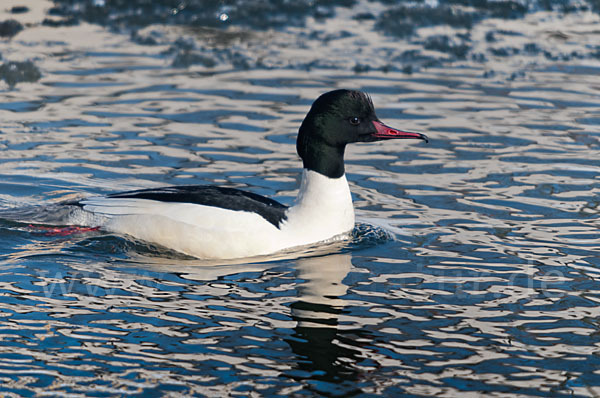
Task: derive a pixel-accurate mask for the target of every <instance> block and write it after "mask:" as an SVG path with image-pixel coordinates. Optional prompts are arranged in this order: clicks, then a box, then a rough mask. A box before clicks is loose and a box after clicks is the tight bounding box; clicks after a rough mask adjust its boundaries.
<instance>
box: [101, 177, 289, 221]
mask: <svg viewBox="0 0 600 398" xmlns="http://www.w3.org/2000/svg"><path fill="white" fill-rule="evenodd" d="M108 197H109V198H127V199H148V200H157V201H160V202H177V203H194V204H198V205H203V206H212V207H220V208H222V209H228V210H236V211H248V212H252V213H256V214H258V215H259V216H261V217H262V218H264V219H265V220H267V221H268V222H270V223H271V224H273V225H275V226H276V227H277V228H279V227H280V225H281V223H282V222H283V221H285V220H286V219H287V217H286V215H285V212H286V210H287V206H285V205H283V204H281V203H279V202H277V201H276V200H273V199H269V198H265V197H264V196H261V195H257V194H254V193H251V192H246V191H242V190H240V189H235V188H222V187H213V186H209V185H187V186H178V187H177V186H176V187H165V188H157V189H152V188H150V189H140V190H137V191H129V192H120V193H115V194H111V195H108Z"/></svg>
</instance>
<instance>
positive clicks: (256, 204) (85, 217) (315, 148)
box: [68, 90, 426, 259]
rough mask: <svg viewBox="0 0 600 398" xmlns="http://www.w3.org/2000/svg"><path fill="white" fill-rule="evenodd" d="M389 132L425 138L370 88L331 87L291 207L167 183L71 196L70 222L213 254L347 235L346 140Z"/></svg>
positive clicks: (308, 122) (306, 131)
mask: <svg viewBox="0 0 600 398" xmlns="http://www.w3.org/2000/svg"><path fill="white" fill-rule="evenodd" d="M391 138H418V139H426V137H425V136H424V135H421V134H418V133H408V132H402V131H399V130H395V129H392V128H390V127H387V126H385V125H384V124H382V123H381V122H379V120H378V119H377V117H376V116H375V111H374V109H373V105H372V103H371V101H370V99H369V98H368V97H367V96H366V95H365V94H363V93H361V92H357V91H349V90H336V91H332V92H329V93H326V94H324V95H322V96H321V97H319V98H318V99H317V100H316V101H315V102H314V104H313V106H312V108H311V110H310V111H309V113H308V115H307V116H306V118H305V119H304V121H303V123H302V126H301V127H300V131H299V134H298V140H297V149H298V154H299V155H300V157H301V158H302V160H303V164H304V170H303V174H302V181H301V186H300V189H299V192H298V196H297V199H296V201H295V203H294V204H293V205H292V206H290V207H287V206H284V205H282V204H280V203H278V202H276V201H275V200H272V199H268V198H264V197H262V196H260V195H256V194H253V193H249V192H244V191H241V190H237V189H232V188H219V187H209V186H184V187H167V188H159V189H145V190H138V191H130V192H123V193H117V194H112V195H108V196H103V197H90V198H85V199H82V200H80V201H78V202H75V203H70V204H69V205H70V206H73V211H71V212H70V213H69V214H70V216H69V220H68V223H69V224H72V225H81V226H87V227H96V226H98V227H100V228H101V229H104V230H107V231H110V232H115V233H120V234H126V235H130V236H133V237H135V238H137V239H141V240H145V241H148V242H153V243H157V244H160V245H162V246H165V247H168V248H170V249H173V250H176V251H179V252H182V253H185V254H188V255H191V256H195V257H199V258H213V259H232V258H241V257H249V256H255V255H266V254H271V253H275V252H278V251H280V250H284V249H288V248H292V247H296V246H303V245H308V244H314V243H317V242H323V241H328V240H334V239H340V238H344V237H347V236H349V234H350V233H351V231H352V229H353V227H354V209H353V206H352V197H351V194H350V189H349V187H348V183H347V181H346V176H345V173H344V160H343V156H344V149H345V146H346V144H348V143H351V142H371V141H377V140H382V139H391Z"/></svg>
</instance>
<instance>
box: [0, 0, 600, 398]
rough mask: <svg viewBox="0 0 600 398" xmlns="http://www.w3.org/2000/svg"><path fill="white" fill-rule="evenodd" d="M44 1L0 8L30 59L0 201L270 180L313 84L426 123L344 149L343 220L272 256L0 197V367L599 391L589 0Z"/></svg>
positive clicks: (281, 391) (18, 50) (186, 390)
mask: <svg viewBox="0 0 600 398" xmlns="http://www.w3.org/2000/svg"><path fill="white" fill-rule="evenodd" d="M9 3H10V4H9ZM67 3H68V4H70V3H69V2H62V1H56V3H55V4H54V3H52V2H50V1H39V2H35V4H29V2H28V4H27V6H28V7H29V10H28V11H26V12H23V10H22V9H21V11H18V10H19V9H17V11H18V12H17V11H15V12H13V11H11V10H12V9H13V7H17V6H24V5H25V2H22V3H21V2H17V1H16V0H14V1H13V0H10V1H9V2H8V3H7V4H6V5H4V3H3V9H2V10H0V16H1V17H2V19H3V20H8V19H15V20H17V21H18V22H19V23H20V24H21V25H22V27H23V29H21V30H19V31H17V32H15V34H14V35H13V36H12V38H9V36H5V37H4V38H3V40H2V41H1V42H0V52H1V53H2V60H3V63H5V64H6V65H9V66H10V64H9V63H10V62H26V61H29V62H30V63H31V65H32V68H33V67H35V68H37V69H39V71H40V73H41V76H40V77H39V78H36V79H29V80H30V81H24V80H27V79H22V78H18V75H15V76H17V78H15V79H16V80H18V81H16V82H15V85H14V87H10V85H9V84H6V86H4V92H3V96H2V99H1V100H0V151H1V154H2V156H0V212H2V213H3V214H12V215H15V214H20V215H23V216H24V215H25V214H27V215H28V216H34V215H35V213H36V212H38V211H39V209H40V206H50V207H51V206H52V205H53V204H55V203H57V202H60V201H63V200H70V199H73V198H76V197H80V196H82V195H86V194H99V193H100V194H101V193H107V192H114V191H119V190H127V189H135V188H144V187H153V186H159V185H169V184H213V183H215V184H223V185H228V186H232V187H238V188H243V189H248V190H250V191H252V192H256V193H258V194H262V195H267V196H271V197H275V198H277V199H278V200H280V201H281V202H283V203H286V204H290V203H291V202H292V200H293V198H294V197H295V190H296V188H297V186H298V184H299V173H298V172H299V167H300V162H299V159H298V157H297V155H296V153H295V146H294V142H295V134H296V131H297V128H298V125H299V123H300V121H301V120H302V118H303V117H304V115H305V113H306V111H307V109H308V107H309V106H310V104H311V102H312V101H313V100H314V98H316V97H317V96H318V95H319V94H321V93H322V92H325V91H328V90H331V89H333V88H341V87H350V88H358V89H362V90H364V91H367V92H369V93H371V95H372V97H373V101H374V103H375V105H376V108H377V109H378V116H379V117H380V118H381V119H382V121H385V122H388V123H389V124H391V125H394V126H398V127H403V128H406V129H410V130H414V131H422V132H426V133H427V134H428V136H429V137H430V138H431V141H430V143H429V144H428V145H415V144H414V143H411V142H391V141H390V142H381V143H374V144H368V145H362V146H354V147H350V148H348V153H347V172H348V180H349V182H350V185H351V189H352V192H353V197H354V202H355V207H356V212H357V218H358V219H359V221H360V223H359V224H358V225H357V227H356V229H355V231H354V235H353V239H352V240H351V241H349V242H337V243H335V244H332V245H330V246H325V247H317V248H315V247H311V248H303V250H302V251H300V252H298V251H295V252H291V253H284V254H282V256H280V257H269V258H255V259H247V260H244V261H237V262H235V263H230V264H222V263H218V264H215V263H206V262H201V261H198V260H195V259H190V258H187V257H184V256H181V255H179V254H177V253H173V252H169V251H166V250H164V249H163V248H160V247H156V246H152V245H148V244H146V243H144V242H138V241H134V240H131V239H129V238H127V237H123V236H115V235H107V234H105V233H102V232H93V231H91V232H88V233H85V234H80V235H71V236H50V235H48V234H47V233H45V232H44V231H43V230H36V229H35V228H31V227H29V225H28V224H26V223H25V224H24V223H19V222H14V221H8V220H6V219H3V220H1V221H0V274H1V275H0V297H1V298H0V339H1V341H2V344H0V382H1V383H2V384H1V385H2V387H1V388H0V390H2V392H3V393H4V394H7V395H10V394H12V395H14V396H33V395H48V394H49V395H53V394H54V395H101V396H121V395H137V396H154V395H156V396H163V395H169V394H170V395H172V396H187V395H198V396H231V395H241V396H245V395H252V394H258V395H263V396H284V395H285V396H289V395H325V396H352V395H359V396H363V395H381V396H405V395H416V396H423V395H427V396H429V395H450V396H454V395H460V394H469V393H470V394H475V395H483V394H495V395H503V396H517V395H518V396H567V395H568V396H597V395H600V382H599V380H600V379H599V378H598V375H597V371H596V369H597V368H598V367H599V365H600V364H599V363H598V362H599V361H598V358H599V355H598V354H599V351H598V347H599V344H600V339H599V338H598V333H597V330H598V328H599V321H598V320H599V319H600V314H599V313H598V312H599V311H598V310H597V308H598V302H599V301H600V289H598V282H599V280H600V272H599V271H598V269H600V261H599V260H598V251H599V250H600V238H599V234H598V228H599V226H600V221H599V209H598V206H599V201H598V196H599V192H600V183H599V179H598V175H599V174H600V173H599V172H600V165H599V163H598V159H599V158H600V150H599V148H600V147H599V137H600V131H599V129H598V126H599V125H600V123H598V122H599V121H600V112H599V109H600V87H599V86H598V71H599V70H600V63H599V61H598V51H599V48H598V43H599V42H600V41H599V40H598V38H599V37H598V29H597V26H598V25H597V23H598V20H599V18H600V17H599V16H598V10H597V7H596V5H595V4H594V3H593V2H586V1H583V2H572V3H569V2H567V3H564V4H563V3H561V4H558V3H557V2H531V3H529V4H527V6H524V5H523V4H522V3H519V4H517V3H514V2H506V1H500V2H493V3H494V4H491V3H492V2H489V3H490V4H488V2H472V3H469V2H454V1H444V2H437V3H436V2H428V3H427V4H421V3H418V4H416V5H415V6H414V10H410V11H406V10H404V9H403V7H408V6H409V5H403V4H391V3H389V2H371V1H356V2H344V1H342V2H327V4H326V5H325V6H323V7H321V8H319V4H318V2H311V5H310V9H308V10H305V11H298V12H296V13H295V14H294V12H295V11H294V10H293V9H290V10H287V11H286V12H287V13H288V14H289V13H292V14H293V18H295V19H293V20H290V21H291V22H290V25H289V26H285V27H284V26H282V25H281V24H276V22H277V21H275V22H273V21H270V22H269V21H267V20H265V23H266V24H267V25H268V26H259V24H258V23H259V21H257V18H254V19H248V22H246V23H242V22H239V21H236V18H237V17H236V15H238V16H239V15H242V14H243V12H246V11H248V10H238V9H234V8H235V7H239V6H240V5H239V4H238V3H239V2H230V3H228V4H230V5H231V7H234V8H232V9H228V10H224V9H219V10H217V11H219V12H220V14H219V15H221V14H222V13H224V12H225V13H227V15H228V16H229V22H226V23H227V24H228V25H226V26H224V25H222V24H221V25H219V23H220V22H218V23H216V24H212V25H210V24H205V25H210V26H208V27H207V26H205V25H202V24H201V23H200V22H199V23H198V24H199V25H202V26H201V27H198V26H192V27H190V26H187V25H186V23H187V22H189V21H187V20H186V18H188V17H189V16H190V15H192V11H190V10H191V7H193V6H195V5H197V4H199V2H187V3H186V4H188V6H186V7H190V8H189V9H188V11H183V9H184V8H186V7H183V8H182V9H179V8H178V11H177V13H175V14H177V15H179V16H178V17H177V18H179V20H177V21H175V20H169V21H167V22H164V21H163V20H161V19H160V18H163V17H160V15H162V14H160V13H159V14H156V15H159V16H158V17H156V19H152V18H150V20H149V22H150V24H146V22H148V21H146V22H144V21H139V20H138V21H137V22H136V21H135V20H133V21H130V23H132V24H134V25H132V26H129V27H128V28H125V27H123V26H118V25H111V22H110V21H111V18H112V20H113V21H117V20H120V21H123V20H124V19H123V18H126V15H127V13H126V12H123V13H119V11H118V10H113V9H112V8H111V7H113V8H114V6H113V5H112V2H109V1H106V2H101V1H99V2H90V3H93V4H94V7H100V8H102V7H108V8H111V9H110V12H108V13H107V14H106V15H105V16H106V17H107V19H98V20H91V19H89V18H88V17H86V16H85V15H86V14H85V13H83V11H84V10H85V7H82V8H79V10H80V11H82V10H83V11H82V13H79V11H76V10H70V11H69V10H67V11H66V14H65V11H64V10H63V11H60V10H57V9H55V10H54V11H50V9H51V8H52V7H53V6H55V5H56V6H57V7H58V6H60V7H62V6H63V5H64V4H67ZM162 3H163V2H156V4H157V7H159V9H160V7H162V6H163V4H162ZM275 3H276V2H275ZM275 3H269V6H271V4H275ZM434 3H436V4H434ZM467 3H468V4H469V6H465V4H467ZM86 4H87V3H86ZM131 4H135V2H131ZM182 4H183V3H182ZM265 4H266V3H265ZM220 6H221V5H220ZM60 7H59V8H60ZM86 7H87V6H86ZM90 7H91V6H90ZM223 7H225V6H223ZM425 7H433V9H435V10H437V11H432V12H430V13H424V11H428V9H426V8H425ZM469 7H470V8H469ZM552 9H553V10H552ZM440 10H441V11H440ZM209 11H210V8H207V9H206V15H205V16H206V18H209V17H210V18H212V17H215V18H216V17H218V16H214V15H213V14H211V13H210V12H209ZM429 11H430V10H429ZM446 11H447V13H446V14H444V13H445V12H446ZM69 12H70V13H72V15H71V17H69ZM186 12H187V14H186ZM286 12H282V13H278V12H274V13H273V15H271V17H272V18H278V15H287V14H286ZM403 12H404V14H402V13H403ZM111 15H112V16H111ZM132 15H133V14H132ZM202 15H204V14H202ZM407 16H412V18H413V20H415V22H414V23H413V24H410V23H409V24H408V25H406V23H407V21H408V20H409V19H407ZM417 17H419V18H417ZM153 18H154V17H153ZM393 18H396V19H393ZM432 18H433V19H432ZM45 19H48V20H47V21H44V20H45ZM396 20H397V21H398V22H399V24H398V25H393V24H390V22H394V21H396ZM86 21H91V22H93V23H88V22H86ZM219 21H220V20H219ZM134 22H135V23H134ZM163 22H164V23H163ZM221 22H223V21H221ZM255 23H256V24H255ZM269 24H274V25H269ZM403 24H404V25H403ZM465 24H466V25H465ZM192 25H193V24H192ZM14 26H17V25H14ZM271 26H275V27H274V28H273V27H271ZM392 28H394V29H392ZM325 55H326V56H325ZM176 61H177V62H176ZM33 70H34V69H32V71H33ZM17 71H18V72H23V71H20V70H17ZM0 77H1V78H4V79H5V80H6V78H7V75H2V76H0ZM28 206H34V207H28ZM31 209H34V210H33V213H32V212H31ZM4 218H6V217H4Z"/></svg>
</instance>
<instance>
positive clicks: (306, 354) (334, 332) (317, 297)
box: [287, 254, 360, 382]
mask: <svg viewBox="0 0 600 398" xmlns="http://www.w3.org/2000/svg"><path fill="white" fill-rule="evenodd" d="M350 259H351V256H350V255H349V254H337V255H329V256H324V257H312V258H304V259H299V260H298V262H297V267H298V276H299V278H301V279H303V280H304V282H303V283H302V284H301V285H300V286H299V288H298V301H297V302H295V303H293V304H292V306H291V312H292V317H293V319H294V320H295V321H296V322H297V324H296V327H295V328H294V333H293V335H292V337H291V338H289V339H288V340H287V343H288V344H289V345H290V347H291V348H292V351H293V352H294V353H295V354H296V355H297V356H298V358H299V360H298V364H297V367H296V372H292V374H290V376H291V377H294V378H310V379H318V380H323V381H330V382H339V381H340V380H353V379H355V378H356V376H357V370H356V368H355V367H354V366H353V365H354V364H355V363H356V362H357V360H358V356H359V354H360V352H359V351H358V350H356V349H352V348H349V347H352V342H351V341H348V340H349V339H348V338H347V337H345V336H343V335H342V334H341V333H340V330H339V329H338V323H339V316H340V314H341V313H342V312H343V307H344V300H343V299H342V298H340V297H341V296H343V295H345V294H346V291H347V286H346V285H344V284H343V283H342V281H343V280H344V278H345V277H346V275H347V274H348V272H349V271H350V268H351V262H350ZM348 343H350V344H348ZM298 370H299V371H302V372H297V371H298ZM307 372H308V374H307Z"/></svg>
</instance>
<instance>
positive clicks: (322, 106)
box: [296, 90, 427, 178]
mask: <svg viewBox="0 0 600 398" xmlns="http://www.w3.org/2000/svg"><path fill="white" fill-rule="evenodd" d="M392 138H404V139H406V138H418V139H422V140H427V137H426V136H425V135H423V134H419V133H409V132H405V131H400V130H396V129H393V128H391V127H388V126H386V125H384V124H383V123H381V122H380V121H379V119H378V118H377V115H376V114H375V108H374V107H373V102H372V101H371V98H369V96H368V95H366V94H365V93H362V92H360V91H352V90H335V91H330V92H328V93H325V94H323V95H321V96H320V97H319V98H317V100H316V101H315V102H314V103H313V105H312V107H311V108H310V111H309V112H308V114H307V115H306V117H305V118H304V121H303V122H302V125H301V126H300V131H299V132H298V139H297V141H296V149H297V151H298V155H300V157H301V158H302V161H303V163H304V168H306V169H309V170H314V171H317V172H319V173H321V174H323V175H325V176H327V177H330V178H338V177H341V176H342V175H343V174H344V149H345V148H346V144H349V143H352V142H372V141H380V140H385V139H392Z"/></svg>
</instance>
